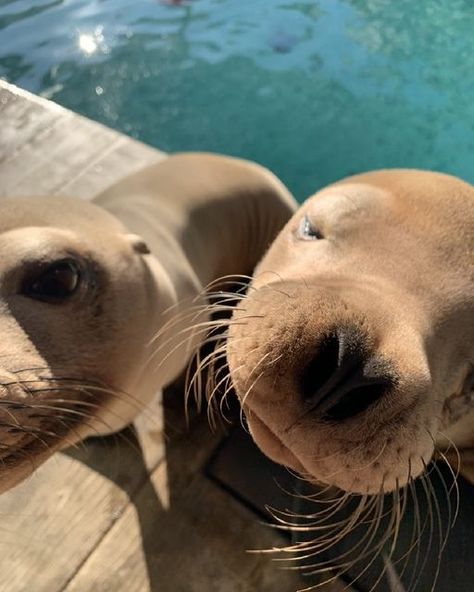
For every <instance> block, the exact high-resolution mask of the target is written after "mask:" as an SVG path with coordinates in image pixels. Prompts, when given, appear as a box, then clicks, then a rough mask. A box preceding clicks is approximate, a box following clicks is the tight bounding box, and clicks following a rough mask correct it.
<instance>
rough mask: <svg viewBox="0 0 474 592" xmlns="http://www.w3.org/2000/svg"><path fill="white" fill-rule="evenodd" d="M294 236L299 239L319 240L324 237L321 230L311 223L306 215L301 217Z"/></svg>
mask: <svg viewBox="0 0 474 592" xmlns="http://www.w3.org/2000/svg"><path fill="white" fill-rule="evenodd" d="M296 236H297V238H299V239H301V240H319V239H322V238H324V237H323V235H322V234H321V232H319V230H318V229H317V228H315V227H314V226H313V225H312V224H311V220H310V219H309V218H308V216H306V215H305V216H303V218H301V221H300V223H299V225H298V230H297V231H296Z"/></svg>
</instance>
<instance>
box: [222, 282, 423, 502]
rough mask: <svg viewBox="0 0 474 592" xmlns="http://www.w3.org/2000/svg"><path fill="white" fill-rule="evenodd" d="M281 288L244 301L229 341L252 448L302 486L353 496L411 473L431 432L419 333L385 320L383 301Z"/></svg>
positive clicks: (419, 466)
mask: <svg viewBox="0 0 474 592" xmlns="http://www.w3.org/2000/svg"><path fill="white" fill-rule="evenodd" d="M282 280H283V281H280V280H279V281H275V282H270V283H268V284H267V285H266V286H261V287H260V288H259V289H258V290H256V291H254V292H252V291H251V292H250V293H249V295H248V297H247V298H246V299H245V300H244V301H243V302H242V303H241V305H240V306H239V308H238V310H237V311H236V313H235V315H234V320H235V321H236V322H235V324H233V325H231V326H230V329H229V339H228V346H227V349H228V362H229V367H230V372H231V375H232V377H233V382H234V385H235V387H236V391H237V394H238V396H239V398H240V400H241V403H242V405H243V408H244V411H245V413H246V417H247V421H248V424H249V428H250V431H251V433H252V436H253V438H254V440H255V441H256V443H257V444H258V445H259V446H260V447H261V448H262V450H263V451H264V452H265V453H266V454H267V455H268V456H270V457H271V458H272V459H273V460H275V461H276V462H279V463H282V464H285V465H287V466H290V467H291V468H292V469H294V470H296V471H298V472H300V473H301V474H303V475H305V476H306V477H308V478H309V479H313V480H314V479H317V480H318V481H322V482H325V483H329V484H332V485H337V486H338V487H340V488H342V489H345V490H351V491H357V492H360V493H367V492H369V491H370V492H378V491H379V490H380V489H381V488H382V487H383V488H387V489H389V488H393V487H394V486H395V482H396V481H397V480H398V481H399V482H400V483H401V482H404V481H406V479H407V478H408V473H409V471H410V474H411V475H413V474H417V473H419V472H421V471H422V470H423V466H424V463H426V462H428V459H429V458H430V456H431V454H432V448H433V438H431V437H430V433H431V432H432V431H433V430H434V423H433V419H432V415H433V413H432V412H430V411H428V409H429V408H430V406H431V405H432V402H431V401H430V399H429V396H428V393H429V389H430V386H431V384H430V381H431V377H430V372H429V368H428V367H427V361H426V355H425V351H424V347H423V340H422V338H421V337H420V334H419V332H418V331H415V330H414V329H413V327H412V326H411V324H410V323H408V319H405V320H400V319H398V322H397V320H396V319H395V318H390V317H388V316H386V315H384V314H383V313H384V309H385V306H384V300H383V299H382V300H381V301H380V300H379V302H371V303H370V305H369V303H368V302H366V305H365V307H364V309H362V302H363V301H364V300H367V294H366V293H365V292H364V291H361V294H357V297H356V292H357V290H352V291H351V290H350V289H349V287H348V288H347V290H346V291H345V298H344V299H343V298H342V297H341V296H340V295H335V293H334V290H332V289H329V288H324V287H322V286H324V284H325V278H324V276H323V277H321V278H319V282H318V284H319V286H318V287H317V288H315V287H314V286H311V285H300V286H299V285H298V284H297V282H295V281H290V280H287V281H285V278H284V277H283V278H282ZM331 283H332V282H331V281H327V285H330V284H331ZM351 296H352V297H351ZM268 311H272V312H271V314H268ZM243 360H245V361H243ZM425 416H426V420H425V418H424V417H425ZM392 458H394V459H395V460H392ZM374 459H377V460H376V462H375V464H374V465H371V461H373V460H374ZM408 465H410V468H408ZM348 466H349V467H351V468H350V469H349V470H347V467H348ZM386 466H388V467H389V469H388V470H387V469H386V468H385V467H386ZM356 469H357V470H356Z"/></svg>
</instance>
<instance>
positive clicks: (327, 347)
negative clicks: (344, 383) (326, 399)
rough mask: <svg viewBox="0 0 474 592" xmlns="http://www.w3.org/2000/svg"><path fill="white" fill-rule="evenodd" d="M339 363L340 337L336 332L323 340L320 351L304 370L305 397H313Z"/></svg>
mask: <svg viewBox="0 0 474 592" xmlns="http://www.w3.org/2000/svg"><path fill="white" fill-rule="evenodd" d="M338 363H339V338H338V336H337V334H336V333H332V334H330V335H328V336H327V337H326V338H325V339H323V340H322V342H321V344H320V346H319V349H318V352H317V353H316V355H315V357H314V358H313V359H312V360H311V362H310V363H309V365H308V366H307V368H306V369H305V371H304V374H303V379H302V385H301V386H302V391H303V398H304V399H305V400H308V399H311V398H313V396H314V394H315V393H317V392H319V391H320V390H321V389H322V387H323V386H324V385H325V384H326V383H327V382H328V380H329V379H330V378H331V376H332V375H333V373H334V372H335V371H336V370H337V367H338Z"/></svg>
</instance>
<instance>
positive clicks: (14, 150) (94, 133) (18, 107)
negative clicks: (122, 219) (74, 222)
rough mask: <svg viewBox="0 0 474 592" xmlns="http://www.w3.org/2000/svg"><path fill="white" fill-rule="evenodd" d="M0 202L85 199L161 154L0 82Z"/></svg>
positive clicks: (154, 159)
mask: <svg viewBox="0 0 474 592" xmlns="http://www.w3.org/2000/svg"><path fill="white" fill-rule="evenodd" d="M0 121H1V122H2V132H1V134H0V179H1V183H0V197H1V196H7V195H9V196H11V195H46V194H62V195H64V194H68V195H73V196H77V197H81V198H86V199H90V198H91V197H93V196H94V195H95V194H97V193H99V192H100V191H102V190H103V189H105V188H106V187H107V186H109V185H110V184H112V183H113V182H115V181H116V180H117V179H118V178H120V177H122V176H124V175H126V174H130V173H132V172H135V171H136V170H138V169H139V168H141V167H143V166H146V165H147V164H150V163H152V162H156V161H157V160H160V159H162V158H165V157H166V155H165V154H164V153H163V152H160V151H158V150H155V149H154V148H151V147H149V146H146V145H145V144H142V143H141V142H137V141H136V140H132V139H130V138H127V137H126V136H124V135H122V134H119V133H118V132H115V131H113V130H110V129H108V128H106V127H104V126H102V125H100V124H98V123H95V122H92V121H90V120H88V119H86V118H84V117H80V116H79V115H75V114H74V113H72V112H70V111H67V110H66V109H63V108H61V107H59V106H57V105H55V104H54V103H51V102H50V101H45V100H42V99H38V98H35V97H34V95H29V93H25V91H20V90H18V89H16V88H15V87H12V86H11V85H8V84H7V83H4V82H3V81H0Z"/></svg>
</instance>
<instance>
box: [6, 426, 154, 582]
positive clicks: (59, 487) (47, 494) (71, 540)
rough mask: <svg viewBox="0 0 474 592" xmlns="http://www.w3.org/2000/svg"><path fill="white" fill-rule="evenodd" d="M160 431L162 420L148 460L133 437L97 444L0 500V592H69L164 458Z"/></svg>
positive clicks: (59, 459) (56, 460)
mask: <svg viewBox="0 0 474 592" xmlns="http://www.w3.org/2000/svg"><path fill="white" fill-rule="evenodd" d="M148 425H149V427H150V424H148ZM160 425H161V421H160V417H157V418H156V421H155V422H153V432H154V434H153V436H154V437H153V439H152V441H153V442H154V445H153V446H152V445H150V446H149V449H148V450H147V462H145V460H144V455H143V454H142V452H141V451H140V449H139V447H138V443H137V442H136V440H135V439H134V438H133V434H132V433H126V434H125V435H116V436H111V437H109V438H96V439H93V440H91V441H88V442H87V443H85V444H84V445H82V446H81V447H80V448H78V449H77V450H70V451H68V452H66V453H58V454H56V455H54V456H53V457H52V458H51V459H50V460H49V461H48V462H47V463H45V464H44V465H43V466H42V467H40V468H39V469H38V470H37V471H36V473H35V474H34V475H33V476H32V477H31V478H30V479H28V480H27V481H26V482H24V483H23V484H21V485H20V486H18V487H17V488H15V489H14V490H12V491H10V492H7V493H6V494H4V495H2V496H1V497H0V516H1V517H2V526H1V529H0V542H1V543H2V545H1V554H0V591H5V592H22V591H24V590H34V591H35V592H56V591H59V590H62V589H63V587H64V586H65V585H66V583H67V581H68V580H69V579H70V578H71V576H72V574H73V573H75V571H76V570H77V569H78V568H79V567H80V565H81V564H82V563H83V561H84V560H85V558H86V557H87V556H88V555H89V554H90V553H91V552H92V550H93V549H94V548H95V546H96V545H97V544H98V542H99V541H100V540H101V539H102V537H103V536H104V535H105V533H106V532H107V531H108V530H109V528H110V527H111V526H112V524H113V523H114V522H115V521H116V520H117V518H118V517H119V516H120V515H121V513H122V512H123V511H124V510H125V508H126V506H127V504H128V502H129V500H130V498H132V497H133V496H134V494H135V493H136V492H137V490H138V489H139V487H140V485H141V484H142V483H143V482H145V481H146V479H147V475H148V471H149V468H150V467H151V468H153V467H156V466H157V465H158V464H159V462H160V461H162V459H163V458H164V453H165V444H164V432H163V429H162V428H160ZM124 438H127V439H128V440H129V441H131V442H133V445H132V444H130V443H129V442H127V441H125V440H124ZM148 441H150V439H148Z"/></svg>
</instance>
